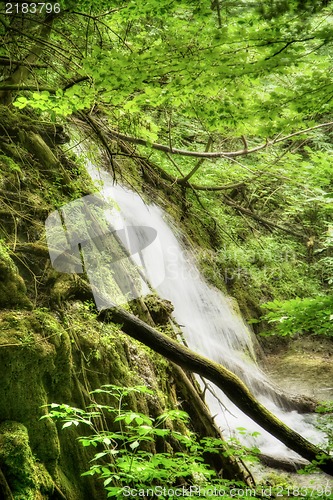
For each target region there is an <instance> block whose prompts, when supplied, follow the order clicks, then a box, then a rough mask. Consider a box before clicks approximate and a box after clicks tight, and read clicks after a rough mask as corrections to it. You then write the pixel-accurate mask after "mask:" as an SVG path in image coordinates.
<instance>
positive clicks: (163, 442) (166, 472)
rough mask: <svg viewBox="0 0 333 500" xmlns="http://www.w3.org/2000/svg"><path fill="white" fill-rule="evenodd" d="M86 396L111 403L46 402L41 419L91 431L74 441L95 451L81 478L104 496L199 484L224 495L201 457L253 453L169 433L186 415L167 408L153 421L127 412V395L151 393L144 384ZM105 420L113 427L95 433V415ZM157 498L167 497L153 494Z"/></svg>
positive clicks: (222, 482) (211, 440)
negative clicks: (95, 481)
mask: <svg viewBox="0 0 333 500" xmlns="http://www.w3.org/2000/svg"><path fill="white" fill-rule="evenodd" d="M91 394H94V395H98V394H104V395H107V396H108V397H109V398H110V399H112V400H113V401H115V403H116V404H115V405H114V406H108V405H102V404H97V403H94V404H92V405H91V406H89V407H88V408H87V410H86V411H85V410H82V409H79V408H74V407H71V406H69V405H66V404H56V403H52V404H51V405H48V406H49V408H50V411H49V413H48V414H47V415H44V416H43V417H42V418H54V419H60V420H61V421H62V422H63V426H62V428H63V429H64V428H67V427H70V426H72V425H74V426H78V425H80V424H85V425H86V426H88V427H89V428H90V429H91V431H92V435H90V436H84V437H80V438H79V441H80V443H81V444H82V445H83V446H93V447H94V448H96V454H95V456H94V458H93V460H92V465H91V467H90V469H89V470H88V471H86V472H84V473H83V474H82V475H84V476H87V475H95V474H96V475H97V476H98V477H99V478H101V479H103V480H104V487H105V489H106V491H107V493H108V497H114V498H116V499H118V498H119V499H120V498H123V496H124V495H125V496H126V494H127V491H128V489H131V488H132V489H133V488H135V490H136V491H138V490H139V489H140V490H142V491H143V490H150V491H151V492H154V491H155V490H156V492H159V493H161V488H162V487H163V488H164V489H167V488H172V487H173V488H176V487H177V485H178V487H179V485H186V486H188V487H190V485H193V484H196V485H199V486H200V488H202V491H204V488H207V487H212V486H213V485H214V487H215V486H216V485H223V487H224V488H225V490H226V491H227V485H228V484H229V483H228V482H226V481H225V480H221V479H219V478H218V477H217V474H216V472H215V471H214V470H212V469H211V467H210V466H209V465H208V464H207V463H206V462H205V459H204V453H206V454H207V453H210V454H211V453H218V454H221V455H224V456H226V457H229V456H231V455H236V456H237V455H238V456H242V458H244V456H245V455H246V454H248V453H249V452H250V451H251V456H250V458H251V459H253V458H254V455H255V454H256V453H257V451H258V450H247V449H245V448H244V447H242V448H240V446H239V442H236V441H233V443H232V444H233V448H231V447H230V448H229V446H228V445H227V444H226V443H225V442H224V441H221V439H216V438H211V437H209V438H208V437H206V438H204V439H201V440H198V439H197V438H196V436H195V435H194V434H193V433H191V432H189V431H186V433H181V432H180V431H178V430H175V427H176V426H177V425H178V427H180V428H182V427H184V424H185V425H186V424H187V423H188V422H189V416H188V414H187V413H186V412H184V411H181V410H178V409H175V410H168V411H166V412H164V413H162V414H161V415H159V416H158V417H157V418H155V419H154V418H151V417H149V416H147V415H145V414H143V413H140V412H137V411H132V410H130V409H127V408H126V402H125V400H126V398H127V397H128V396H130V395H133V394H142V395H144V394H145V395H152V394H153V391H151V390H150V389H149V388H147V387H146V386H135V387H127V388H123V387H119V386H115V385H105V386H102V387H101V388H100V389H97V390H95V391H92V393H91ZM108 416H109V417H110V416H111V418H112V422H113V426H114V427H115V429H114V430H100V429H99V428H98V422H101V417H103V421H105V417H106V418H107V417H108ZM158 441H159V446H158V449H159V450H160V449H161V450H162V451H156V443H157V442H158ZM170 443H171V444H172V448H171V444H170ZM234 484H235V483H233V485H234ZM152 494H154V493H152ZM192 496H193V497H194V498H201V496H194V495H192ZM159 498H161V499H164V498H173V497H171V496H168V495H167V496H163V494H162V495H161V494H159Z"/></svg>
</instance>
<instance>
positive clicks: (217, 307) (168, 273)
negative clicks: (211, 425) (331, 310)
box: [87, 162, 323, 458]
mask: <svg viewBox="0 0 333 500" xmlns="http://www.w3.org/2000/svg"><path fill="white" fill-rule="evenodd" d="M87 169H88V172H89V173H90V175H91V177H92V178H93V179H94V180H97V181H98V182H99V185H102V189H101V191H100V194H101V195H102V196H103V197H104V198H105V200H106V201H107V202H108V201H110V200H112V201H113V203H111V204H110V205H109V206H110V209H109V210H108V211H109V215H108V220H109V221H110V223H111V224H112V226H113V227H114V228H115V227H119V226H123V227H125V226H130V227H132V228H137V229H136V234H135V238H136V239H137V241H138V242H140V241H141V240H142V239H144V235H143V233H142V227H147V226H149V227H150V228H154V229H155V230H156V232H157V239H158V242H159V248H160V251H159V252H156V251H154V250H152V249H151V248H149V246H148V247H147V248H146V251H145V252H141V253H140V255H132V258H133V260H134V261H135V263H136V264H137V265H138V266H140V269H141V271H140V273H141V275H145V277H146V279H147V282H152V281H153V278H154V276H156V275H158V276H161V275H163V274H164V273H165V276H164V278H163V279H162V280H160V281H161V282H160V283H159V284H158V285H157V286H155V289H156V291H157V293H158V294H159V296H160V297H162V298H164V299H167V300H169V301H170V302H172V304H173V306H174V317H175V319H176V321H177V323H178V324H179V325H180V326H181V329H182V331H183V336H184V338H185V339H186V342H187V344H188V346H189V347H190V348H191V349H192V350H194V351H197V352H199V353H201V354H203V355H204V356H206V357H207V358H209V359H211V360H213V361H216V362H217V363H220V364H222V365H223V366H225V367H227V368H228V369H229V370H231V371H232V372H234V373H235V374H236V375H237V376H238V377H240V378H241V379H242V380H243V381H244V382H245V384H246V385H247V386H248V387H249V389H250V390H251V391H252V392H253V394H254V395H255V396H256V397H257V398H258V399H259V400H260V401H261V403H263V404H264V405H265V406H266V407H267V408H268V409H269V410H270V411H272V413H274V414H275V415H276V416H278V417H279V418H280V419H281V420H282V421H284V422H285V423H286V424H287V425H288V426H290V427H291V428H293V429H295V430H296V431H297V432H298V433H299V434H301V435H303V436H304V437H305V438H307V439H308V440H309V441H312V442H314V443H320V442H323V436H322V435H320V433H318V431H317V430H316V429H315V428H314V426H313V425H312V423H311V418H307V417H306V416H304V415H300V414H298V413H297V412H296V411H291V412H285V411H283V410H282V409H281V407H279V397H278V395H277V394H276V393H275V392H274V389H273V387H272V384H271V383H270V382H269V380H268V378H267V376H266V375H265V374H264V373H263V371H262V370H261V369H260V368H259V366H258V365H257V363H256V359H255V353H254V348H253V341H252V338H251V334H250V332H249V330H248V328H247V327H246V325H245V324H244V322H243V321H242V319H241V318H240V317H239V316H238V315H237V314H236V313H235V312H234V310H233V308H232V306H231V301H230V299H228V298H227V297H225V296H224V295H223V294H222V293H221V292H220V291H218V290H217V289H215V288H213V287H212V286H210V285H208V284H207V283H206V281H205V280H204V279H203V278H202V277H201V275H200V273H199V271H198V269H197V267H196V264H195V260H194V257H193V256H192V255H191V254H190V252H189V251H188V250H186V249H185V248H184V246H183V244H182V243H181V242H180V241H181V240H180V237H177V236H176V232H175V230H173V229H171V227H170V225H169V224H168V223H167V222H166V216H165V214H164V213H163V211H162V210H161V209H160V208H159V207H158V206H156V205H146V204H145V203H144V202H143V200H142V199H141V198H140V196H139V195H138V194H136V193H134V192H132V191H130V190H128V189H125V188H123V187H121V186H119V185H114V184H113V180H112V178H111V177H110V175H109V174H108V173H107V172H105V171H103V170H99V169H97V167H95V166H94V165H93V164H91V163H90V162H88V165H87ZM114 202H116V205H118V208H115V204H114ZM129 250H130V249H129ZM130 253H132V254H133V252H130ZM162 269H163V270H164V272H163V273H162V274H161V270H162ZM144 286H145V287H146V285H144ZM146 289H147V287H146ZM213 392H215V394H216V396H217V397H215V396H214V395H213V394H212V392H207V394H206V402H207V404H208V406H209V408H210V411H211V413H212V415H215V422H216V424H217V425H219V426H220V428H221V430H222V432H223V434H224V435H225V436H226V434H231V435H234V434H235V430H236V429H237V428H243V429H244V428H245V429H246V430H247V433H248V434H251V433H253V432H259V433H260V435H259V437H256V439H255V441H253V440H251V438H249V436H247V437H246V444H248V445H255V446H257V447H258V448H260V450H261V452H262V453H263V454H267V455H272V454H274V457H277V456H280V457H284V458H286V457H288V458H292V457H296V456H297V455H296V454H295V453H294V452H292V451H290V450H287V448H286V447H285V446H284V445H283V444H281V443H280V442H279V441H278V440H276V439H275V438H274V437H272V436H271V435H270V434H268V433H267V432H266V431H264V430H262V429H261V428H259V427H258V425H257V424H256V423H254V422H253V421H252V420H251V419H250V418H249V417H247V416H246V415H244V414H243V413H242V412H240V410H238V408H237V407H236V406H235V405H234V404H233V403H231V402H230V400H229V399H228V398H227V397H226V396H225V395H224V394H223V393H222V391H220V390H219V389H218V388H216V387H214V391H213ZM237 437H239V439H240V440H242V439H243V438H242V436H237Z"/></svg>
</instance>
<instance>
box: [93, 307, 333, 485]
mask: <svg viewBox="0 0 333 500" xmlns="http://www.w3.org/2000/svg"><path fill="white" fill-rule="evenodd" d="M99 319H100V320H104V321H115V322H116V323H121V324H122V325H123V327H122V330H123V331H124V332H125V333H127V334H128V335H129V336H130V337H132V338H134V339H136V340H138V341H140V342H142V343H143V344H145V345H146V346H148V347H150V348H151V349H153V350H154V351H155V352H157V353H159V354H161V355H162V356H164V357H166V358H168V359H169V360H170V361H173V362H174V363H176V364H177V365H179V366H181V367H182V368H184V369H186V370H190V371H192V372H194V373H197V374H199V375H201V376H202V377H205V378H207V379H209V380H210V381H211V382H213V383H214V384H216V385H217V386H218V387H219V388H220V389H221V390H222V391H223V392H224V393H225V394H226V396H228V398H229V399H230V400H231V401H232V402H233V403H234V404H235V405H236V406H238V408H239V409H240V410H242V411H243V412H244V413H245V414H246V415H248V416H249V417H250V418H252V419H253V420H254V421H255V422H257V424H259V425H260V426H261V427H262V428H263V429H265V430H266V431H267V432H269V433H270V434H272V436H274V437H276V438H277V439H278V440H279V441H281V442H282V443H284V444H285V445H286V446H288V448H290V449H291V450H294V451H295V452H296V453H298V454H299V455H301V456H302V457H303V458H305V459H306V460H309V461H310V462H312V461H316V462H319V463H318V467H319V468H320V469H321V470H322V471H324V472H326V473H327V474H330V475H331V476H333V457H332V456H330V455H328V454H327V453H326V452H324V451H323V450H321V449H320V448H318V447H317V446H315V445H313V444H312V443H310V442H309V441H307V440H306V439H304V438H303V437H302V436H301V435H300V434H298V433H297V432H296V431H294V430H292V429H290V428H289V427H288V426H287V425H286V424H284V423H283V422H282V421H281V420H279V419H278V418H277V417H275V416H274V415H273V414H272V413H271V412H270V411H269V410H267V408H265V407H264V406H263V405H262V404H261V403H260V402H259V401H258V400H257V399H256V398H255V397H254V396H253V395H252V394H251V392H250V391H249V389H248V388H247V387H246V385H245V384H244V383H243V382H242V381H241V380H240V379H239V378H238V377H237V376H236V375H235V374H234V373H232V372H231V371H229V370H227V369H226V368H224V367H223V366H222V365H219V364H218V363H215V362H213V361H211V360H209V359H208V358H205V357H204V356H202V355H201V354H197V353H195V352H193V351H191V350H190V349H188V348H187V347H185V346H183V345H182V344H179V343H178V342H176V341H175V340H172V339H171V338H169V337H168V336H167V335H165V334H164V333H161V332H159V331H157V330H155V329H154V328H152V327H151V326H149V325H147V324H146V323H144V322H143V321H141V320H140V319H138V318H137V317H136V316H133V315H132V314H130V313H128V312H127V311H125V310H123V309H120V308H117V309H112V310H110V309H105V310H103V311H101V313H100V314H99Z"/></svg>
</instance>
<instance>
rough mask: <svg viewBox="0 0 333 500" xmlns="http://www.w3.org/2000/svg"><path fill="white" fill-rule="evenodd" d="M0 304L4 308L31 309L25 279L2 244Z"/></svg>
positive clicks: (0, 255)
mask: <svg viewBox="0 0 333 500" xmlns="http://www.w3.org/2000/svg"><path fill="white" fill-rule="evenodd" d="M0 304H1V306H2V307H7V308H8V307H14V306H21V307H31V302H30V300H29V299H28V297H27V296H26V287H25V284H24V281H23V279H22V278H21V276H20V275H19V274H18V271H17V269H16V267H15V265H14V263H13V261H12V259H11V258H10V256H9V255H8V252H7V250H6V249H5V247H4V246H3V245H2V244H1V243H0Z"/></svg>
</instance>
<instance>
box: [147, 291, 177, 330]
mask: <svg viewBox="0 0 333 500" xmlns="http://www.w3.org/2000/svg"><path fill="white" fill-rule="evenodd" d="M144 303H145V305H146V306H147V309H148V311H149V313H150V316H151V317H152V319H153V321H154V323H155V324H156V325H166V324H167V323H168V321H169V319H170V317H171V314H172V311H173V305H172V303H171V302H170V301H169V300H163V299H161V298H160V297H158V296H157V295H148V296H147V297H145V298H144Z"/></svg>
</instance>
